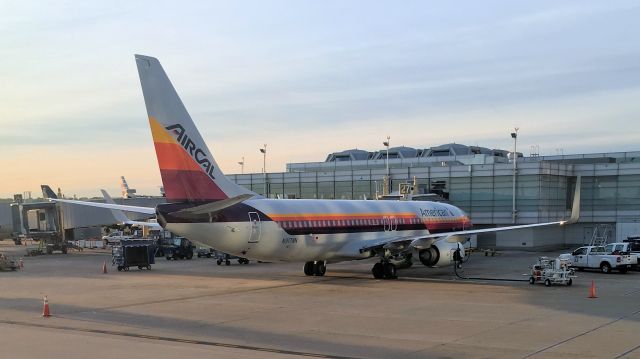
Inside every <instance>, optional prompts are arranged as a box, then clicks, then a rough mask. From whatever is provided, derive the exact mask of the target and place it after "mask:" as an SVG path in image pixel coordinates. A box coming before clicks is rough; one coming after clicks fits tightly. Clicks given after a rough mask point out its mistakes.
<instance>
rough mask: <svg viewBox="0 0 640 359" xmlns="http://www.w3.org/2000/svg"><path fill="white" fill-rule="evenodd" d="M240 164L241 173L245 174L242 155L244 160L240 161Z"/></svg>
mask: <svg viewBox="0 0 640 359" xmlns="http://www.w3.org/2000/svg"><path fill="white" fill-rule="evenodd" d="M238 164H239V165H240V174H244V156H242V161H240V162H238Z"/></svg>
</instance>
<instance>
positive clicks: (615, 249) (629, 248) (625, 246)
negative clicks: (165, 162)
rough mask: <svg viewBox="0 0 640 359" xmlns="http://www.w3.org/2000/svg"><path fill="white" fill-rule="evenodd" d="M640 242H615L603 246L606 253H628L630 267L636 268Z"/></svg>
mask: <svg viewBox="0 0 640 359" xmlns="http://www.w3.org/2000/svg"><path fill="white" fill-rule="evenodd" d="M637 247H640V243H638V244H635V243H633V242H631V243H629V242H616V243H609V244H607V245H606V246H604V248H605V250H606V252H607V253H611V254H628V255H630V256H631V268H633V269H635V270H637V269H638V264H640V258H639V257H640V248H637Z"/></svg>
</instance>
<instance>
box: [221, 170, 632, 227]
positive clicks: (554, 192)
mask: <svg viewBox="0 0 640 359" xmlns="http://www.w3.org/2000/svg"><path fill="white" fill-rule="evenodd" d="M385 174H386V171H385V169H379V168H375V169H357V170H356V169H354V170H348V171H344V170H341V171H326V172H284V173H267V174H266V175H265V174H261V173H260V174H245V175H230V176H229V177H230V178H231V179H232V180H234V181H236V182H237V183H239V184H240V185H243V186H245V187H247V188H250V189H252V190H253V191H255V192H257V193H259V194H262V195H266V196H268V197H270V198H321V199H363V198H367V199H372V198H375V196H376V194H377V193H378V194H381V193H382V186H383V178H384V176H385ZM390 174H391V189H392V191H397V190H398V188H399V185H400V183H408V182H409V183H410V182H413V181H414V178H415V181H416V183H417V188H418V192H419V193H429V192H431V193H437V194H440V195H441V196H443V197H445V198H448V200H449V201H450V202H451V203H452V204H454V205H456V206H458V207H460V208H462V209H463V210H465V211H466V212H467V213H469V214H470V216H471V218H473V219H474V222H475V223H477V224H488V225H489V224H509V223H512V218H511V213H512V198H513V167H512V165H511V164H480V165H461V166H437V167H408V168H392V169H391V170H390ZM577 175H581V176H582V185H581V222H615V221H616V220H617V218H619V217H638V218H640V163H637V162H632V163H606V164H576V165H573V164H563V163H559V162H547V161H540V162H532V161H528V162H523V163H518V170H517V176H516V210H517V214H518V215H517V218H518V219H517V222H518V223H535V222H541V221H553V220H558V219H562V218H566V217H567V216H568V214H569V212H570V207H571V203H572V201H573V198H572V197H573V190H574V188H575V181H576V176H577ZM265 179H266V183H265Z"/></svg>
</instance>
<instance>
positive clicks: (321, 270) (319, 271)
mask: <svg viewBox="0 0 640 359" xmlns="http://www.w3.org/2000/svg"><path fill="white" fill-rule="evenodd" d="M326 272H327V266H326V265H325V264H324V261H314V262H306V263H305V264H304V274H305V275H308V276H312V275H315V276H317V277H322V276H324V274H325V273H326Z"/></svg>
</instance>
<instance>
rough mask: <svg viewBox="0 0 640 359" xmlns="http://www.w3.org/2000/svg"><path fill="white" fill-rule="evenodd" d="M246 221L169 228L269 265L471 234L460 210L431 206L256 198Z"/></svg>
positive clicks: (332, 259)
mask: <svg viewBox="0 0 640 359" xmlns="http://www.w3.org/2000/svg"><path fill="white" fill-rule="evenodd" d="M243 204H244V205H246V206H245V207H243V208H246V217H245V219H239V220H234V221H225V222H216V221H209V222H201V223H171V222H169V223H167V224H166V228H167V229H168V230H169V231H171V232H174V233H176V234H179V235H182V236H185V237H187V238H189V239H191V240H192V241H194V242H196V243H200V244H203V245H207V246H211V247H213V248H215V249H216V250H219V251H223V252H225V253H229V254H233V255H236V256H240V257H245V258H250V259H256V260H263V261H286V262H307V261H315V260H324V261H328V262H337V261H341V260H351V259H361V258H367V257H369V256H370V253H368V252H361V249H362V248H365V247H367V246H369V245H372V244H375V243H376V242H380V241H383V240H390V239H394V238H400V237H410V236H420V235H426V234H429V233H430V231H429V228H431V229H432V230H437V231H442V232H446V231H451V230H456V229H468V227H469V226H470V222H469V219H468V217H467V216H466V214H465V213H464V212H463V211H462V210H461V209H459V208H457V207H455V206H452V205H449V204H445V203H436V202H426V201H415V202H409V201H361V200H360V201H358V200H352V201H351V200H350V201H346V200H274V199H252V200H247V201H245V202H244V203H243Z"/></svg>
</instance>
